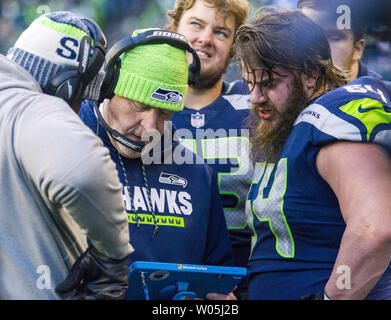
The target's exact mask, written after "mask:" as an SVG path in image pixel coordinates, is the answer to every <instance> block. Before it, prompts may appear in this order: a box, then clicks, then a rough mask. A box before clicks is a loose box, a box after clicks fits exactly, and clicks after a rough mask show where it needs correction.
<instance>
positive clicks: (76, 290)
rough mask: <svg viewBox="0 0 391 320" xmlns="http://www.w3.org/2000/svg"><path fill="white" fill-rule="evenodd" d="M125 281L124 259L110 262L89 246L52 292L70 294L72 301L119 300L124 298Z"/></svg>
mask: <svg viewBox="0 0 391 320" xmlns="http://www.w3.org/2000/svg"><path fill="white" fill-rule="evenodd" d="M128 278H129V276H128V262H127V258H124V259H122V260H115V259H111V258H108V257H107V256H105V255H103V254H102V253H100V252H99V251H98V250H96V249H95V248H94V247H93V246H90V247H89V248H88V249H87V250H86V251H85V252H84V253H83V254H82V255H81V256H80V257H79V258H78V259H77V260H76V262H75V264H74V265H73V266H72V269H71V271H70V272H69V274H68V276H67V278H66V279H65V281H63V282H62V283H60V284H59V285H58V286H57V287H56V289H55V290H56V292H57V293H58V294H69V293H73V298H74V299H91V300H120V299H123V298H124V297H125V293H126V289H127V288H128V280H129V279H128ZM68 296H69V295H68Z"/></svg>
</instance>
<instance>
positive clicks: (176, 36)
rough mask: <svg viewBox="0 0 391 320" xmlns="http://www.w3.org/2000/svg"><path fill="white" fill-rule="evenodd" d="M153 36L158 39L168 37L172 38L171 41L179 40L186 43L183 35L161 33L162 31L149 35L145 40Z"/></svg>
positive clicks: (168, 32) (167, 32)
mask: <svg viewBox="0 0 391 320" xmlns="http://www.w3.org/2000/svg"><path fill="white" fill-rule="evenodd" d="M155 36H158V37H168V38H172V39H179V40H182V41H185V42H187V40H186V38H185V37H184V36H183V35H181V34H179V33H173V32H170V31H162V30H157V31H154V32H153V34H152V35H150V36H147V38H149V37H155Z"/></svg>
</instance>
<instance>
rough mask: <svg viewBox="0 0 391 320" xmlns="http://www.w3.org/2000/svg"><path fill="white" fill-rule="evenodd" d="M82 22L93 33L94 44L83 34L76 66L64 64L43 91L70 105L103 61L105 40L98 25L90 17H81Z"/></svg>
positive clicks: (78, 96) (105, 46)
mask: <svg viewBox="0 0 391 320" xmlns="http://www.w3.org/2000/svg"><path fill="white" fill-rule="evenodd" d="M81 20H82V21H83V22H84V24H85V25H86V26H87V27H88V29H90V30H91V31H92V34H93V35H94V38H95V39H94V45H92V44H91V37H89V36H84V37H83V38H82V39H81V40H80V50H79V56H78V58H77V60H78V63H79V65H78V67H74V66H66V67H64V68H63V69H61V71H60V72H58V73H56V74H55V75H54V76H53V78H51V79H49V81H48V83H47V85H46V86H45V87H44V88H43V92H45V93H47V94H49V95H52V96H56V97H59V98H61V99H64V100H65V101H66V102H67V103H68V104H70V105H72V104H73V103H74V102H75V101H78V100H80V99H81V96H82V94H83V91H84V89H85V88H86V87H87V85H88V84H89V82H90V81H91V80H92V79H93V78H94V77H95V76H96V75H97V74H98V72H99V70H100V68H101V67H102V65H103V63H104V61H105V55H106V49H107V40H106V37H105V35H104V34H103V32H102V30H101V29H100V28H99V26H98V25H97V24H96V23H95V22H94V21H93V20H91V19H88V18H82V19H81Z"/></svg>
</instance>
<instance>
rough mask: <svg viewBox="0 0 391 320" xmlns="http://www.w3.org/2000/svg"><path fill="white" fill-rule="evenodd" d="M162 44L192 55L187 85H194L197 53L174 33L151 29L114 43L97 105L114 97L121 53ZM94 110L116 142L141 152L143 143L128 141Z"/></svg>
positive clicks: (107, 58)
mask: <svg viewBox="0 0 391 320" xmlns="http://www.w3.org/2000/svg"><path fill="white" fill-rule="evenodd" d="M164 43H166V44H169V45H171V46H173V47H176V48H178V49H182V50H185V51H188V52H190V53H191V54H192V56H193V61H192V63H191V64H190V65H189V78H188V84H189V85H193V84H195V83H196V82H197V81H198V77H199V74H200V69H201V63H200V59H199V57H198V55H197V52H196V51H195V50H194V49H193V48H192V47H191V46H190V44H189V43H188V42H187V40H186V38H185V37H184V36H183V35H181V34H179V33H176V32H172V31H167V30H162V29H151V30H147V31H144V32H140V33H138V34H137V35H136V36H134V37H126V38H123V39H122V40H120V41H118V42H117V43H115V44H114V45H113V47H112V48H111V49H110V50H109V51H108V52H107V54H106V59H105V65H106V67H105V71H106V75H105V79H104V80H103V83H102V87H101V90H100V96H99V103H101V102H102V101H103V100H104V99H111V98H112V97H113V96H114V89H115V86H116V85H117V81H118V77H119V72H120V68H121V59H120V56H121V54H122V53H124V52H126V51H129V50H131V49H133V48H134V47H136V46H139V45H144V44H164ZM94 109H95V112H96V114H97V116H98V119H99V121H100V123H101V124H102V126H103V127H104V128H105V129H106V131H107V132H108V133H109V134H110V135H111V136H112V137H113V138H114V139H115V140H116V141H118V142H119V143H121V144H123V145H124V146H126V147H128V148H131V149H133V150H134V151H137V152H141V151H142V150H143V148H144V146H145V143H144V142H139V141H133V140H131V139H128V138H126V137H125V136H123V135H122V134H120V133H119V132H118V131H116V130H114V129H112V128H110V127H109V125H108V124H107V123H106V121H105V120H104V119H103V116H102V115H101V113H100V111H99V108H98V105H97V104H96V103H94Z"/></svg>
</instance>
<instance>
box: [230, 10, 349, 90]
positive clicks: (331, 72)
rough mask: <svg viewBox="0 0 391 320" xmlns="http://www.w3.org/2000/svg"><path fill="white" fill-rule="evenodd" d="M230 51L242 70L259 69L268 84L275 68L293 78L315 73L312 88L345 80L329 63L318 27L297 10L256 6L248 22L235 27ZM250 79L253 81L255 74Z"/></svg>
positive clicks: (328, 53)
mask: <svg viewBox="0 0 391 320" xmlns="http://www.w3.org/2000/svg"><path fill="white" fill-rule="evenodd" d="M234 52H235V56H236V60H237V62H238V64H239V66H240V67H241V68H242V70H243V71H244V72H246V73H248V74H250V75H253V76H254V77H255V72H254V71H256V70H263V71H264V72H263V73H262V74H265V73H266V75H268V83H269V85H271V84H272V83H273V73H277V72H276V69H277V68H282V69H285V70H287V71H290V72H292V73H293V75H294V77H295V78H296V79H299V78H300V76H301V75H302V74H305V75H307V76H310V77H313V76H314V75H315V76H316V77H317V81H316V84H315V88H314V92H322V91H323V92H325V91H328V90H331V89H334V88H337V87H340V86H341V85H344V84H345V83H346V77H345V74H344V73H343V72H342V71H340V70H339V69H337V68H336V67H335V66H334V65H333V63H332V60H331V53H330V47H329V44H328V41H327V38H326V36H325V34H324V32H323V30H322V28H321V27H319V26H318V25H317V24H316V23H314V22H313V21H312V20H311V19H309V18H307V17H306V16H305V15H304V14H302V13H301V12H300V11H299V10H287V9H284V8H281V7H275V6H265V7H262V8H260V9H259V10H258V11H257V12H256V13H255V15H254V17H253V18H252V19H251V21H250V22H249V23H248V24H244V25H242V26H240V27H239V28H238V31H237V35H236V39H235V44H234ZM277 74H278V73H277ZM252 80H253V83H256V82H257V79H255V78H254V79H252Z"/></svg>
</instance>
